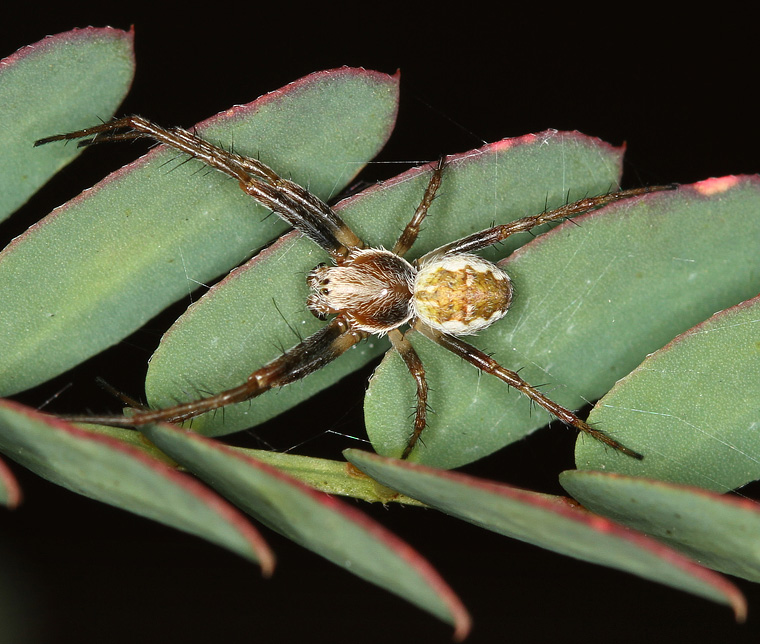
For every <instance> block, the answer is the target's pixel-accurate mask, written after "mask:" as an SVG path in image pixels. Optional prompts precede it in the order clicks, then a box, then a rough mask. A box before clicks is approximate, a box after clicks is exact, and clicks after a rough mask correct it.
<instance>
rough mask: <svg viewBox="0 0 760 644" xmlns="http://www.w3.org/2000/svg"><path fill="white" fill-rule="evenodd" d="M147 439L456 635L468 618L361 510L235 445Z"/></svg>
mask: <svg viewBox="0 0 760 644" xmlns="http://www.w3.org/2000/svg"><path fill="white" fill-rule="evenodd" d="M144 432H145V435H146V436H147V437H148V439H149V440H150V441H151V442H153V443H154V444H156V445H157V446H158V447H159V448H161V449H162V450H163V451H164V452H166V453H167V454H169V455H170V456H171V457H172V458H174V459H175V460H176V461H177V462H179V463H181V464H182V465H184V466H185V467H186V468H187V469H188V470H190V471H191V472H193V473H195V474H196V475H197V476H198V477H200V478H201V479H202V480H204V481H206V482H207V483H208V484H209V485H211V486H213V487H214V488H215V489H216V490H218V491H219V492H220V493H221V494H223V495H224V496H225V497H226V498H228V499H230V500H231V501H233V502H234V503H235V504H236V505H237V506H238V507H241V508H243V509H244V510H245V511H246V512H248V513H249V514H251V515H252V516H254V517H256V518H257V519H259V520H260V521H261V522H263V523H264V524H265V525H268V526H269V527H271V528H273V529H274V530H276V531H278V532H280V533H281V534H283V535H285V536H286V537H288V538H289V539H291V540H293V541H294V542H296V543H298V544H300V545H302V546H304V547H305V548H308V549H310V550H312V551H313V552H315V553H317V554H319V555H321V556H323V557H325V558H326V559H328V560H330V561H332V562H333V563H335V564H337V565H340V566H342V567H344V568H345V569H346V570H348V571H349V572H351V573H353V574H355V575H357V576H359V577H361V578H363V579H366V580H367V581H370V582H372V583H374V584H376V585H378V586H380V587H381V588H384V589H386V590H389V591H391V592H393V593H395V594H397V595H399V596H400V597H402V598H403V599H406V600H407V601H410V602H411V603H413V604H415V605H417V606H419V607H420V608H422V609H424V610H426V611H428V612H430V613H432V614H433V615H435V616H436V617H438V618H439V619H442V620H443V621H445V622H448V623H451V624H453V625H454V631H455V638H456V639H457V640H461V639H463V638H464V637H466V635H467V633H468V632H469V630H470V617H469V614H468V612H467V610H466V609H465V608H464V606H463V605H462V603H461V601H460V600H459V598H458V597H457V596H456V594H455V593H454V591H453V590H452V589H451V588H450V587H449V585H448V584H447V583H446V582H445V581H444V580H443V578H442V577H441V575H440V574H439V573H438V572H437V571H436V570H435V569H434V568H433V567H432V565H431V564H430V563H429V562H428V561H427V560H426V559H425V558H424V557H422V555H420V554H419V553H418V552H417V551H416V550H414V549H413V548H412V547H411V546H409V545H408V544H407V543H405V542H404V541H402V540H401V539H399V538H398V537H397V536H395V535H394V534H393V533H391V532H389V531H388V530H387V529H386V528H384V527H383V526H382V525H380V524H379V523H377V522H375V521H374V520H372V519H370V518H369V517H367V516H366V515H365V514H364V513H362V512H360V511H359V510H358V509H357V508H354V507H352V506H350V505H348V504H346V503H344V502H342V501H340V500H338V499H336V498H334V497H331V496H329V495H326V494H324V493H322V492H318V491H316V490H313V489H312V488H309V487H307V486H305V485H304V484H302V483H300V482H299V481H296V480H295V479H293V478H292V477H290V476H288V475H286V474H284V473H283V472H281V471H279V470H277V469H276V468H274V467H272V466H271V465H268V464H266V463H263V462H261V461H258V460H256V459H254V458H252V457H251V456H250V455H247V454H245V453H243V452H241V451H239V450H234V449H232V448H230V447H227V446H225V445H222V444H220V443H218V442H216V441H213V440H211V439H209V438H206V437H203V436H201V435H199V434H196V433H193V432H190V431H187V430H183V429H180V428H177V427H174V426H172V425H153V426H148V427H146V428H145V429H144Z"/></svg>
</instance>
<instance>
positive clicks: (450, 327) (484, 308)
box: [414, 254, 513, 335]
mask: <svg viewBox="0 0 760 644" xmlns="http://www.w3.org/2000/svg"><path fill="white" fill-rule="evenodd" d="M512 290H513V289H512V282H511V280H510V279H509V276H508V275H507V274H506V273H505V272H504V271H503V270H501V269H500V268H499V267H498V266H496V264H493V263H492V262H489V261H486V260H484V259H482V258H481V257H477V256H475V255H465V254H461V255H444V256H443V257H439V258H436V259H434V260H432V261H430V262H428V263H426V264H423V265H422V266H421V267H420V270H419V272H418V273H417V278H416V280H415V282H414V309H415V313H416V315H417V317H418V318H420V319H421V320H422V321H423V322H425V323H426V324H427V325H428V326H431V327H433V328H434V329H436V330H438V331H443V332H444V333H450V334H451V335H470V334H473V333H477V332H478V331H481V330H482V329H485V328H486V327H488V326H490V325H491V324H493V323H494V322H496V321H497V320H500V319H501V318H502V317H504V315H505V314H506V312H507V310H508V309H509V305H510V304H511V302H512Z"/></svg>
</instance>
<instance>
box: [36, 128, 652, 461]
mask: <svg viewBox="0 0 760 644" xmlns="http://www.w3.org/2000/svg"><path fill="white" fill-rule="evenodd" d="M86 137H92V138H86ZM141 137H146V138H150V139H154V140H155V141H157V142H159V143H163V144H166V145H168V146H170V147H172V148H175V149H177V150H179V151H181V152H184V153H186V154H188V155H190V156H191V157H193V158H196V159H198V160H200V161H202V162H203V163H205V164H207V165H208V166H210V167H212V168H214V169H216V170H219V171H221V172H223V173H225V174H227V175H229V176H231V177H233V178H234V179H237V181H238V182H239V184H240V187H241V188H242V190H243V191H244V192H246V193H247V194H249V195H251V196H252V197H253V198H254V199H255V200H256V201H258V202H259V203H260V204H262V205H264V206H266V207H267V208H270V209H271V210H272V211H273V212H275V213H276V214H277V215H279V216H280V217H281V218H282V219H284V220H285V221H286V222H287V223H289V224H290V225H292V226H293V227H294V228H296V229H298V230H299V231H300V232H302V233H303V234H304V235H306V236H307V237H309V238H310V239H311V240H312V241H313V242H314V243H316V244H318V245H319V246H320V247H321V248H323V249H324V250H325V251H326V252H327V253H328V254H329V255H330V257H331V259H332V262H333V265H332V266H326V265H320V266H317V267H316V268H314V269H313V270H312V271H311V272H310V273H309V274H308V277H307V283H308V285H309V287H310V288H311V290H312V293H311V295H310V296H309V298H308V300H307V306H308V308H309V310H310V311H311V312H312V313H313V314H314V315H316V316H317V317H319V318H320V319H327V318H328V316H334V317H333V318H332V319H331V320H330V321H329V322H328V323H327V324H326V325H325V326H324V327H323V328H322V329H321V330H320V331H318V332H317V333H315V334H314V335H312V336H310V337H308V338H306V339H305V340H303V341H301V342H300V343H299V344H297V345H296V346H295V347H293V348H292V349H290V350H288V351H285V352H284V353H283V354H282V355H280V356H279V357H278V358H276V359H274V360H272V361H271V362H269V363H268V364H266V365H264V366H263V367H261V368H260V369H258V370H256V371H254V372H253V373H252V374H251V375H250V376H249V377H248V379H247V380H246V382H244V383H243V384H241V385H239V386H237V387H233V388H231V389H228V390H226V391H222V392H221V393H217V394H214V395H210V396H206V397H202V398H199V399H197V400H194V401H191V402H186V403H180V404H176V405H173V406H170V407H165V408H162V409H135V410H134V412H133V413H132V414H131V415H129V416H75V417H71V416H70V417H68V419H69V420H76V421H81V422H90V423H102V424H108V425H116V426H125V427H135V426H140V425H145V424H148V423H154V422H159V421H166V422H182V421H185V420H189V419H191V418H193V417H195V416H199V415H200V414H203V413H205V412H208V411H211V410H214V409H218V408H221V407H224V406H226V405H230V404H233V403H238V402H243V401H246V400H249V399H251V398H254V397H256V396H258V395H260V394H262V393H264V392H265V391H268V390H270V389H273V388H276V387H281V386H283V385H286V384H288V383H292V382H295V381H297V380H299V379H301V378H303V377H305V376H307V375H309V374H310V373H313V372H314V371H316V370H318V369H320V368H321V367H323V366H324V365H326V364H327V363H329V362H330V361H332V360H334V359H335V358H337V357H338V356H340V355H341V354H342V353H344V352H345V351H346V350H347V349H349V348H350V347H352V346H354V345H355V344H357V343H358V342H359V341H361V340H363V339H365V338H367V337H368V336H369V335H372V334H376V335H386V334H387V336H388V338H389V339H390V341H391V344H392V345H393V347H394V348H395V349H396V351H398V353H399V355H400V356H401V357H402V358H403V360H404V362H405V364H406V366H407V368H408V370H409V372H410V374H411V376H412V377H413V378H414V381H415V383H416V387H417V404H416V410H415V419H414V428H413V430H412V432H411V435H410V438H409V440H408V442H407V445H406V448H405V449H404V451H403V453H402V455H401V456H402V458H407V457H408V456H409V455H410V454H411V453H412V451H413V450H414V449H415V448H417V447H418V445H419V443H420V436H421V435H422V433H423V430H424V429H425V425H426V416H427V393H428V384H427V380H426V377H425V368H424V366H423V364H422V361H421V360H420V358H419V356H418V355H417V353H416V351H415V350H414V348H413V346H412V344H411V343H410V342H409V340H408V339H407V338H406V336H405V334H404V332H402V331H401V327H402V326H404V325H408V326H409V327H410V328H411V329H414V330H416V331H418V332H420V333H422V334H423V335H425V336H426V337H428V338H429V339H431V340H432V341H433V342H435V343H437V344H439V345H440V346H442V347H444V348H446V349H448V350H449V351H452V352H453V353H455V354H456V355H458V356H460V357H461V358H463V359H465V360H466V361H467V362H469V363H471V364H472V365H473V366H475V367H476V368H478V369H480V370H481V371H483V372H485V373H488V374H491V375H493V376H496V377H497V378H499V379H500V380H502V381H503V382H505V383H507V384H508V385H509V386H511V387H514V388H515V389H517V390H518V391H520V392H521V393H523V394H524V395H525V396H527V397H528V398H529V399H530V400H532V401H533V402H535V403H537V404H539V405H541V406H542V407H543V408H544V409H546V410H547V411H549V412H550V413H551V414H553V415H554V416H555V417H557V418H558V419H559V420H561V421H563V422H564V423H567V424H569V425H572V426H573V427H576V428H577V429H579V430H581V431H582V432H585V433H586V434H588V435H589V436H591V437H593V438H594V439H596V440H598V441H601V442H602V443H604V444H606V445H608V446H610V447H612V448H614V449H616V450H619V451H621V452H623V453H624V454H626V455H628V456H631V457H634V458H641V455H640V454H638V453H637V452H634V451H633V450H631V449H629V448H627V447H625V446H624V445H621V444H620V443H618V442H617V441H615V440H614V439H612V438H610V437H609V436H607V435H606V434H604V433H603V432H602V431H600V430H598V429H595V428H593V427H591V426H590V425H588V424H587V423H586V422H585V421H583V420H582V419H580V418H579V417H578V416H576V415H575V414H574V413H573V412H571V411H570V410H568V409H565V408H564V407H562V406H561V405H559V404H557V403H555V402H554V401H552V400H551V399H549V398H548V397H547V396H545V395H544V394H543V393H541V392H540V391H539V390H538V389H536V388H535V387H533V386H531V385H530V384H528V383H527V382H525V381H524V380H523V379H522V378H521V377H520V376H519V375H518V374H517V373H516V372H514V371H510V370H509V369H506V368H504V367H502V366H501V365H500V364H498V363H497V362H496V361H495V360H493V359H492V358H491V357H490V356H489V355H488V354H486V353H484V352H483V351H480V350H479V349H476V348H475V347H473V346H471V345H470V344H468V343H466V342H464V341H463V340H462V339H461V338H460V337H459V336H462V335H468V334H473V333H477V332H478V331H480V330H482V329H484V328H486V327H488V326H490V325H491V324H493V323H494V322H496V321H497V320H499V319H500V318H502V317H503V316H504V315H505V314H506V313H507V310H508V308H509V305H510V302H511V300H512V286H511V282H510V279H509V276H508V275H507V274H506V273H505V272H504V271H503V270H501V269H500V268H499V267H498V266H496V265H495V264H493V263H491V262H489V261H486V260H484V259H482V258H480V257H478V256H477V255H474V254H472V253H473V252H474V251H478V250H481V249H483V248H486V247H488V246H492V245H493V244H497V243H499V242H501V241H503V240H505V239H506V238H507V237H509V236H510V235H512V234H514V233H518V232H527V231H529V230H531V229H532V228H534V227H535V226H538V225H540V224H544V223H547V222H551V221H557V220H562V219H567V218H569V217H573V216H576V215H580V214H582V213H584V212H587V211H589V210H593V209H595V208H599V207H601V206H604V205H606V204H608V203H611V202H614V201H618V200H621V199H626V198H629V197H632V196H636V195H641V194H644V193H647V192H651V191H653V190H660V189H662V188H659V187H655V188H639V189H633V190H626V191H622V192H616V193H611V194H607V195H602V196H597V197H588V198H585V199H582V200H580V201H576V202H574V203H570V204H567V205H564V206H562V207H560V208H556V209H554V210H550V211H546V212H543V213H541V214H538V215H534V216H529V217H523V218H522V219H518V220H516V221H513V222H511V223H508V224H503V225H498V226H493V227H491V228H488V229H486V230H482V231H480V232H476V233H473V234H471V235H468V236H466V237H463V238H462V239H459V240H457V241H454V242H451V243H449V244H446V245H444V246H441V247H440V248H437V249H435V250H433V251H431V252H429V253H427V254H425V255H423V256H422V257H420V258H419V259H417V260H416V261H414V262H408V261H407V260H405V259H404V255H405V254H406V253H407V252H408V251H409V250H410V249H411V247H412V245H413V244H414V242H415V240H416V239H417V235H418V233H419V230H420V225H421V223H422V221H423V220H424V219H425V216H426V215H427V212H428V208H429V207H430V205H431V203H432V201H433V199H434V198H435V194H436V191H437V190H438V188H439V186H440V184H441V180H442V176H443V171H444V168H445V165H446V164H445V159H442V160H441V161H439V162H438V164H437V165H436V166H435V168H434V170H433V172H432V175H431V178H430V180H429V182H428V185H427V188H426V189H425V191H424V194H423V195H422V199H421V201H420V204H419V206H418V207H417V209H416V211H415V213H414V214H413V216H412V218H411V220H410V221H409V223H408V224H407V225H406V227H405V229H404V230H403V232H402V233H401V235H400V237H399V238H398V240H397V241H396V243H395V245H394V247H393V248H392V249H391V250H386V249H383V248H371V247H368V246H367V245H366V244H365V242H364V241H363V240H361V239H360V238H359V237H358V236H357V235H356V234H355V233H354V232H353V231H352V230H351V229H350V228H349V227H348V226H347V225H346V224H345V223H344V222H343V221H342V220H341V218H340V217H339V216H338V215H337V214H336V213H335V211H333V209H332V208H330V207H329V206H328V205H327V204H325V203H324V202H323V201H321V200H320V199H319V198H317V197H315V196H314V195H312V194H311V193H309V192H308V191H307V190H306V189H304V188H302V187H301V186H299V185H298V184H296V183H294V182H292V181H289V180H287V179H283V178H282V177H280V176H278V175H277V174H276V173H275V172H274V171H273V170H271V169H270V168H269V167H267V166H266V165H264V164H263V163H261V162H260V161H258V160H256V159H252V158H249V157H244V156H242V155H239V154H236V153H234V152H232V151H228V150H225V149H223V148H220V147H218V146H215V145H213V144H211V143H209V142H208V141H205V140H203V139H201V138H199V137H198V136H196V135H195V134H193V133H191V132H188V131H186V130H183V129H180V128H170V129H167V128H162V127H160V126H157V125H155V124H153V123H151V122H150V121H148V120H146V119H144V118H142V117H139V116H128V117H124V118H120V119H116V120H113V121H111V122H109V123H104V124H101V125H98V126H94V127H91V128H86V129H83V130H78V131H76V132H71V133H68V134H61V135H56V136H50V137H47V138H44V139H40V140H39V141H37V142H36V143H35V145H41V144H45V143H50V142H52V141H60V140H68V139H78V138H84V139H85V140H83V141H81V142H80V145H89V144H93V143H101V142H104V141H116V140H119V141H120V140H127V139H135V138H141Z"/></svg>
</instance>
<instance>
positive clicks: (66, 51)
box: [0, 27, 135, 219]
mask: <svg viewBox="0 0 760 644" xmlns="http://www.w3.org/2000/svg"><path fill="white" fill-rule="evenodd" d="M133 40H134V34H133V32H132V31H130V32H125V31H120V30H119V29H112V28H111V27H104V28H94V27H88V28H86V29H73V30H71V31H67V32H64V33H60V34H56V35H55V36H48V37H47V38H44V39H42V40H40V41H39V42H36V43H34V44H33V45H28V46H27V47H24V48H22V49H19V50H18V51H17V52H16V53H15V54H12V55H11V56H8V57H7V58H4V59H3V60H0V147H2V151H3V153H2V155H0V219H4V218H5V217H7V216H8V215H9V214H10V213H12V212H13V211H14V210H15V209H16V208H18V207H19V206H21V205H22V204H23V203H24V202H25V201H26V200H27V199H28V198H29V197H30V196H31V195H32V194H34V192H35V191H36V190H37V189H38V188H39V187H40V186H42V185H43V184H44V183H45V182H46V181H47V180H48V179H49V178H50V177H51V176H53V175H54V174H55V173H56V172H58V170H60V169H61V168H62V167H63V166H65V165H66V164H67V163H69V161H71V160H72V159H73V158H74V157H75V156H76V155H77V154H79V152H80V150H78V149H77V147H76V146H75V145H69V146H65V147H64V146H56V147H50V146H49V147H48V148H46V149H44V150H39V149H35V148H34V146H33V145H32V144H33V143H34V141H35V140H36V139H40V138H42V137H43V136H45V135H46V134H48V133H50V132H51V131H53V130H56V131H72V130H78V129H80V128H83V127H87V126H88V125H92V124H93V123H97V121H98V119H104V120H108V119H109V118H111V116H113V114H114V112H115V111H116V108H117V107H118V106H119V105H120V104H121V102H122V100H124V97H125V96H126V94H127V92H128V91H129V87H130V85H131V84H132V78H133V76H134V72H135V60H134V49H133V44H134V43H133Z"/></svg>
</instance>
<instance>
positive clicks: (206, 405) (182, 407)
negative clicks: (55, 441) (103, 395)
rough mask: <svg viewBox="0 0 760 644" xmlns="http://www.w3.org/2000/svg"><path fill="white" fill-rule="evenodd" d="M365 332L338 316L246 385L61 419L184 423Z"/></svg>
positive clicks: (326, 357) (283, 379)
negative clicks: (124, 411) (121, 411)
mask: <svg viewBox="0 0 760 644" xmlns="http://www.w3.org/2000/svg"><path fill="white" fill-rule="evenodd" d="M366 336H367V334H366V333H363V332H361V331H355V330H353V329H352V328H351V325H350V324H349V323H348V321H347V320H346V319H345V318H344V317H342V316H338V317H336V318H334V319H333V320H332V321H331V322H330V323H329V324H326V325H325V326H324V327H322V328H321V329H320V330H319V331H317V332H316V333H314V334H313V335H311V336H309V337H308V338H306V339H305V340H303V341H302V342H300V343H299V344H297V345H296V346H295V347H293V348H292V349H289V350H288V351H286V352H285V353H283V354H282V355H281V356H279V357H278V358H275V359H274V360H272V361H271V362H269V363H267V364H266V365H264V366H263V367H261V369H257V370H256V371H254V372H253V373H252V374H251V375H250V376H248V379H247V380H246V382H244V383H243V384H242V385H239V386H237V387H233V388H232V389H227V390H225V391H222V392H221V393H218V394H214V395H213V396H207V397H205V398H200V399H198V400H193V401H190V402H186V403H180V404H177V405H173V406H171V407H164V408H162V409H150V410H139V411H135V412H134V413H132V414H131V415H129V416H112V415H108V416H90V415H88V416H62V418H63V419H64V420H68V421H71V422H81V423H100V424H103V425H114V426H117V427H138V426H140V425H147V424H149V423H157V422H168V423H181V422H183V421H185V420H189V419H191V418H195V417H196V416H200V415H201V414H205V413H206V412H208V411H212V410H214V409H219V408H221V407H226V406H227V405H231V404H233V403H239V402H244V401H246V400H250V399H251V398H255V397H256V396H260V395H261V394H263V393H264V392H266V391H269V390H270V389H274V388H276V387H282V386H283V385H287V384H290V383H292V382H295V381H297V380H300V379H301V378H305V377H306V376H308V375H309V374H310V373H313V372H315V371H318V370H319V369H321V368H322V367H324V366H325V365H326V364H328V363H330V362H332V361H333V360H335V359H336V358H337V357H339V356H340V355H342V354H343V353H345V352H346V351H347V350H348V349H350V348H351V347H352V346H354V345H355V344H356V343H357V342H359V341H361V340H363V339H364V338H365V337H366Z"/></svg>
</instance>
